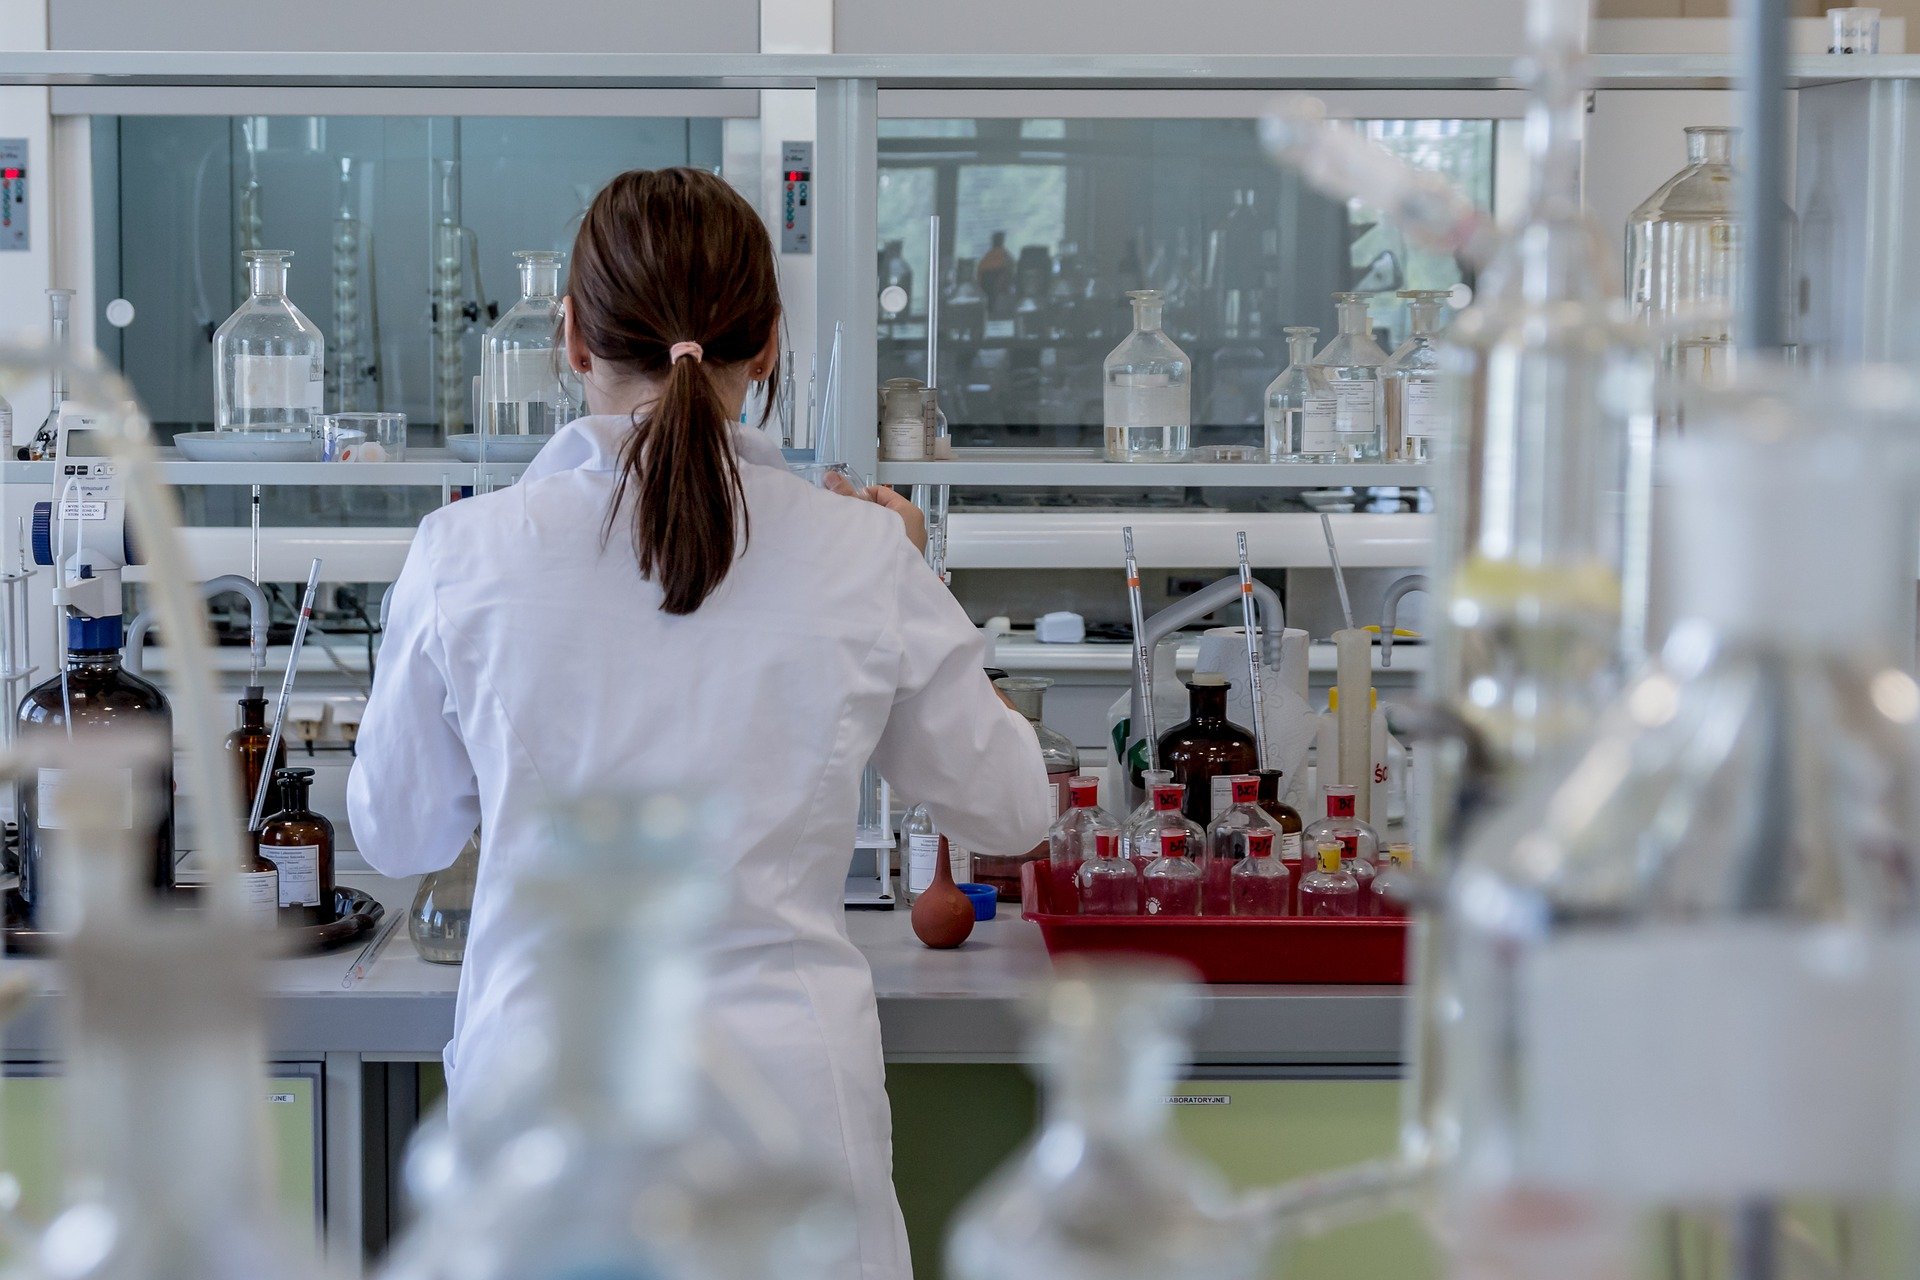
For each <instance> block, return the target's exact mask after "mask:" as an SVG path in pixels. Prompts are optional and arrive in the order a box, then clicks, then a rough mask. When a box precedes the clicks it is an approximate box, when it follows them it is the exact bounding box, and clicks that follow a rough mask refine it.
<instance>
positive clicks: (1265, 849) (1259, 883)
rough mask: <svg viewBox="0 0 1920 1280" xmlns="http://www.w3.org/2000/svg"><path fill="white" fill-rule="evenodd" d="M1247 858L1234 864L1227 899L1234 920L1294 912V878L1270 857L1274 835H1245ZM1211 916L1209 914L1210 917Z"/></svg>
mask: <svg viewBox="0 0 1920 1280" xmlns="http://www.w3.org/2000/svg"><path fill="white" fill-rule="evenodd" d="M1246 842H1247V856H1246V857H1245V858H1242V859H1241V860H1240V861H1239V862H1236V863H1234V865H1233V873H1232V875H1231V876H1229V877H1228V881H1227V899H1228V905H1229V907H1230V908H1231V913H1232V914H1233V915H1236V916H1284V915H1289V914H1291V912H1292V910H1293V877H1292V876H1291V875H1289V874H1288V872H1287V868H1286V866H1285V864H1283V863H1282V862H1281V861H1280V860H1279V859H1278V858H1275V857H1274V856H1273V831H1272V830H1271V829H1270V828H1262V829H1260V830H1258V831H1249V832H1247V834H1246ZM1209 914H1211V913H1209Z"/></svg>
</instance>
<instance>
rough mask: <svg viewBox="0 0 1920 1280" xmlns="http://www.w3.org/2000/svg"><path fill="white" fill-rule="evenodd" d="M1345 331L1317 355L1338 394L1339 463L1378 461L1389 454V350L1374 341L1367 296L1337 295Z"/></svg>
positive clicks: (1336, 453)
mask: <svg viewBox="0 0 1920 1280" xmlns="http://www.w3.org/2000/svg"><path fill="white" fill-rule="evenodd" d="M1333 301H1334V309H1335V310H1336V311H1338V312H1339V314H1340V332H1339V333H1337V334H1335V335H1334V337H1333V341H1331V342H1329V343H1327V345H1326V346H1325V347H1324V348H1323V349H1322V350H1321V352H1320V354H1319V355H1317V356H1315V357H1314V358H1313V363H1314V367H1315V368H1317V369H1319V370H1320V373H1321V375H1322V376H1323V377H1324V378H1326V380H1327V390H1328V391H1329V392H1330V393H1331V394H1332V396H1333V436H1334V459H1333V460H1334V461H1336V462H1378V461H1380V459H1381V458H1383V457H1384V456H1385V455H1386V434H1387V424H1386V415H1385V414H1384V413H1383V412H1382V411H1381V404H1380V391H1381V387H1380V370H1381V366H1383V365H1385V364H1386V363H1387V353H1386V352H1384V351H1382V350H1381V349H1380V344H1379V343H1377V342H1375V341H1374V340H1373V321H1371V320H1370V319H1368V318H1367V295H1366V294H1364V293H1336V294H1334V295H1333Z"/></svg>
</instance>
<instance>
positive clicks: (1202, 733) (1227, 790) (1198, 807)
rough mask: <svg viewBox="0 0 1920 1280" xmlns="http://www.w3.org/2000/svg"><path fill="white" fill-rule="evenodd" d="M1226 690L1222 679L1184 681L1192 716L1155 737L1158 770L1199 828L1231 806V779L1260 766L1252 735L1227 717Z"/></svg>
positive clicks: (1207, 677)
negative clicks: (1168, 774)
mask: <svg viewBox="0 0 1920 1280" xmlns="http://www.w3.org/2000/svg"><path fill="white" fill-rule="evenodd" d="M1230 687H1231V686H1230V685H1228V683H1227V679H1226V677H1225V676H1220V675H1212V674H1208V673H1204V672H1203V673H1201V674H1198V675H1196V676H1194V678H1193V679H1192V680H1190V681H1188V682H1187V699H1188V703H1187V705H1188V707H1189V708H1190V711H1191V714H1190V715H1189V717H1188V719H1187V720H1186V721H1184V722H1183V723H1181V724H1177V725H1175V726H1173V728H1171V729H1169V730H1167V731H1166V732H1165V733H1163V734H1161V735H1160V767H1161V768H1162V769H1167V770H1170V771H1172V773H1173V780H1174V781H1175V782H1178V783H1180V784H1182V785H1184V786H1185V787H1186V789H1187V799H1186V806H1185V812H1186V815H1187V817H1188V819H1189V820H1191V821H1193V822H1197V823H1199V824H1200V826H1201V828H1202V829H1203V830H1204V829H1205V828H1206V827H1207V826H1209V825H1210V824H1211V823H1212V822H1213V820H1214V818H1215V816H1217V815H1218V814H1221V813H1224V812H1226V810H1227V809H1228V808H1229V807H1230V806H1231V805H1232V804H1233V793H1232V783H1231V781H1230V779H1231V778H1232V777H1233V775H1235V774H1241V773H1253V772H1255V771H1257V770H1258V769H1259V767H1260V752H1259V749H1258V748H1256V747H1255V746H1254V742H1253V735H1252V734H1250V733H1248V732H1247V731H1246V730H1245V729H1242V728H1241V727H1240V726H1239V725H1237V724H1234V723H1233V722H1232V721H1231V720H1229V719H1227V690H1228V689H1229V688H1230ZM1215 779H1218V780H1219V781H1218V783H1217V784H1216V782H1215ZM1216 791H1217V792H1218V794H1217V795H1216V794H1215V792H1216Z"/></svg>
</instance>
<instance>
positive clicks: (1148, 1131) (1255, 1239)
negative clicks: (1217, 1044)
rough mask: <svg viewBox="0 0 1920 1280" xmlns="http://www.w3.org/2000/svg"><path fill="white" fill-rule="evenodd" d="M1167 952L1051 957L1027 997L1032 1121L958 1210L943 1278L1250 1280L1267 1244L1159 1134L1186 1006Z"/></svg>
mask: <svg viewBox="0 0 1920 1280" xmlns="http://www.w3.org/2000/svg"><path fill="white" fill-rule="evenodd" d="M1185 977H1186V972H1185V970H1183V969H1180V968H1178V967H1177V966H1175V965H1173V964H1171V963H1169V962H1167V961H1151V960H1143V959H1138V958H1110V959H1107V958H1103V960H1102V961H1100V962H1098V963H1089V962H1087V961H1083V960H1075V959H1063V960H1062V962H1061V963H1060V965H1059V966H1058V968H1057V970H1056V977H1055V980H1054V981H1053V982H1052V983H1051V984H1049V985H1048V986H1047V987H1046V988H1044V990H1043V993H1042V995H1041V996H1040V997H1038V998H1037V999H1035V1000H1033V1001H1031V1002H1030V1004H1029V1010H1030V1014H1029V1016H1030V1019H1031V1022H1032V1024H1033V1028H1034V1029H1033V1032H1032V1035H1031V1044H1032V1049H1033V1057H1034V1059H1035V1060H1036V1061H1038V1062H1039V1064H1040V1066H1039V1069H1038V1072H1039V1075H1040V1077H1041V1082H1042V1086H1043V1093H1044V1097H1045V1102H1044V1106H1043V1109H1042V1116H1043V1119H1042V1124H1041V1128H1040V1131H1039V1132H1038V1133H1036V1134H1034V1136H1033V1137H1032V1138H1031V1139H1029V1140H1028V1142H1027V1144H1026V1145H1025V1146H1024V1147H1023V1148H1022V1149H1021V1150H1020V1151H1019V1152H1018V1153H1016V1154H1015V1155H1014V1156H1013V1157H1012V1158H1011V1159H1010V1160H1009V1161H1008V1162H1007V1163H1006V1164H1005V1165H1003V1166H1002V1167H1001V1168H1000V1169H999V1170H998V1171H997V1172H995V1173H994V1174H993V1175H992V1176H991V1177H990V1178H989V1179H988V1180H987V1182H986V1183H985V1184H984V1185H983V1186H982V1187H981V1188H980V1189H979V1190H978V1191H976V1192H974V1194H973V1195H972V1197H971V1198H969V1199H968V1201H967V1202H966V1203H965V1204H964V1205H962V1206H961V1208H960V1211H959V1213H958V1215H957V1216H956V1218H955V1221H954V1227H953V1231H952V1233H951V1234H950V1235H949V1236H948V1239H947V1252H946V1263H947V1265H946V1274H947V1275H948V1276H950V1277H952V1280H1092V1278H1093V1277H1099V1280H1253V1278H1254V1277H1256V1276H1259V1275H1263V1274H1265V1272H1264V1269H1263V1263H1264V1261H1265V1252H1266V1243H1267V1242H1266V1240H1265V1239H1264V1238H1263V1237H1262V1236H1261V1235H1260V1233H1258V1232H1256V1231H1254V1230H1251V1229H1250V1228H1249V1227H1248V1225H1247V1223H1246V1221H1245V1220H1244V1219H1243V1218H1240V1217H1238V1216H1236V1214H1235V1213H1234V1201H1233V1199H1232V1195H1231V1193H1230V1192H1229V1190H1228V1188H1227V1186H1226V1184H1225V1183H1224V1182H1223V1181H1222V1180H1221V1178H1220V1176H1219V1175H1218V1174H1217V1173H1216V1172H1215V1171H1214V1170H1213V1169H1211V1168H1210V1167H1208V1166H1206V1165H1203V1164H1199V1163H1197V1162H1195V1161H1194V1160H1193V1159H1192V1158H1191V1157H1190V1156H1188V1155H1187V1154H1186V1153H1185V1152H1184V1151H1182V1149H1181V1148H1180V1147H1179V1146H1178V1145H1177V1144H1176V1142H1175V1141H1174V1139H1173V1135H1172V1133H1171V1132H1170V1124H1169V1117H1170V1116H1171V1114H1172V1108H1171V1107H1169V1106H1168V1105H1167V1099H1168V1097H1169V1096H1170V1095H1172V1094H1173V1093H1174V1092H1175V1080H1176V1078H1177V1072H1178V1071H1179V1070H1180V1069H1181V1068H1182V1067H1183V1066H1184V1065H1185V1064H1186V1062H1187V1058H1188V1053H1187V1046H1186V1044H1185V1037H1184V1034H1183V1032H1184V1028H1185V1027H1186V1026H1187V1025H1190V1024H1191V1022H1192V1020H1193V1018H1194V1016H1195V1014H1196V1013H1197V1011H1198V1006H1197V1004H1196V1002H1195V1001H1194V1000H1193V998H1192V996H1191V994H1190V991H1189V984H1188V983H1187V982H1186V981H1184V978H1185Z"/></svg>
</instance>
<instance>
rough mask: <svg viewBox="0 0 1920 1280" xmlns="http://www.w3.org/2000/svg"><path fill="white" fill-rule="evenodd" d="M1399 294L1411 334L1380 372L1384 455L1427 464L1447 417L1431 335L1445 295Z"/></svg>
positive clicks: (1405, 291) (1413, 291)
mask: <svg viewBox="0 0 1920 1280" xmlns="http://www.w3.org/2000/svg"><path fill="white" fill-rule="evenodd" d="M1399 296H1400V297H1402V298H1405V299H1406V300H1407V320H1408V323H1409V324H1410V325H1411V326H1412V329H1413V332H1412V335H1411V336H1410V337H1408V339H1407V340H1406V341H1405V342H1404V343H1402V344H1401V345H1400V349H1399V350H1398V351H1395V352H1394V353H1393V357H1392V358H1391V359H1390V360H1388V361H1387V364H1386V367H1385V368H1384V369H1382V370H1381V371H1380V378H1381V381H1382V382H1383V383H1385V384H1386V391H1385V393H1384V395H1383V397H1382V398H1383V399H1384V401H1385V403H1386V406H1387V456H1388V457H1389V458H1390V459H1392V460H1394V461H1396V462H1431V461H1433V456H1434V450H1435V449H1437V448H1438V447H1439V445H1440V442H1441V441H1442V440H1444V439H1446V437H1447V435H1448V434H1449V423H1450V422H1451V421H1452V418H1453V413H1452V405H1451V403H1450V402H1449V399H1448V396H1449V389H1448V386H1447V383H1446V379H1445V375H1444V373H1443V372H1442V369H1441V360H1440V345H1439V342H1438V340H1437V339H1436V337H1435V335H1436V334H1437V333H1439V332H1440V321H1441V318H1442V317H1443V316H1444V315H1445V314H1446V310H1447V299H1448V297H1449V296H1451V294H1450V291H1449V290H1446V289H1402V290H1401V291H1400V294H1399Z"/></svg>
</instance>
